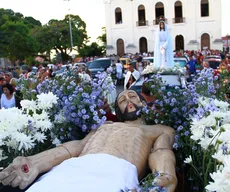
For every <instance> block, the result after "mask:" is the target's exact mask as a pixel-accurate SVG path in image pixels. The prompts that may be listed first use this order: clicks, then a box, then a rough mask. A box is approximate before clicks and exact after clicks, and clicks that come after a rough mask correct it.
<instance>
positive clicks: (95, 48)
mask: <svg viewBox="0 0 230 192" xmlns="http://www.w3.org/2000/svg"><path fill="white" fill-rule="evenodd" d="M79 55H80V56H81V57H89V56H101V55H103V48H102V46H100V45H98V44H97V43H96V42H93V43H91V44H90V45H84V47H83V48H82V49H80V50H79Z"/></svg>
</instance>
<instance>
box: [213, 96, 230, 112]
mask: <svg viewBox="0 0 230 192" xmlns="http://www.w3.org/2000/svg"><path fill="white" fill-rule="evenodd" d="M213 102H214V105H215V106H217V107H219V108H220V110H221V111H226V110H228V107H229V103H228V102H225V101H219V100H217V99H214V101H213Z"/></svg>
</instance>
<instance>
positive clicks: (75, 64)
mask: <svg viewBox="0 0 230 192" xmlns="http://www.w3.org/2000/svg"><path fill="white" fill-rule="evenodd" d="M72 67H73V68H77V67H86V64H85V63H83V62H81V63H74V64H73V66H72Z"/></svg>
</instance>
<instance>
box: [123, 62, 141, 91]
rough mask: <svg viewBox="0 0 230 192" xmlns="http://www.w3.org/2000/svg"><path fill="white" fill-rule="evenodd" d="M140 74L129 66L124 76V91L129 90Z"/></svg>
mask: <svg viewBox="0 0 230 192" xmlns="http://www.w3.org/2000/svg"><path fill="white" fill-rule="evenodd" d="M140 76H141V74H140V72H139V71H137V70H136V69H134V66H133V65H129V67H128V72H127V74H126V75H125V82H124V90H126V89H129V88H130V87H131V86H132V85H133V84H134V83H135V82H136V81H137V80H138V79H139V78H140Z"/></svg>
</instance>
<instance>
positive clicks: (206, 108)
mask: <svg viewBox="0 0 230 192" xmlns="http://www.w3.org/2000/svg"><path fill="white" fill-rule="evenodd" d="M198 105H199V107H198V108H197V113H196V114H195V115H194V116H192V117H191V119H192V122H191V127H190V131H191V137H190V143H192V144H193V146H196V147H197V149H200V150H199V153H200V154H199V156H198V155H197V152H198V151H197V150H192V151H191V152H190V155H189V158H188V159H187V160H185V163H188V164H190V165H191V166H192V168H193V169H194V171H195V173H197V176H198V178H199V179H200V182H199V183H200V185H199V187H200V190H202V189H203V190H204V189H206V190H208V191H210V192H211V191H228V190H229V188H230V179H229V172H230V170H229V159H230V152H229V149H228V148H229V144H230V142H229V133H230V119H229V115H230V110H229V104H228V103H227V102H224V101H219V100H217V99H211V98H204V97H202V98H200V99H199V101H198ZM198 157H199V158H198ZM200 158H202V160H201V159H200ZM201 164H202V165H201Z"/></svg>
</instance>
